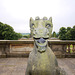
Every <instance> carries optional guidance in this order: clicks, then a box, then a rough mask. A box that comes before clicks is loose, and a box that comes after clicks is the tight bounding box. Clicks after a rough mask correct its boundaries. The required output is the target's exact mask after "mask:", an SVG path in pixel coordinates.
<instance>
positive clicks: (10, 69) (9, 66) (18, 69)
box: [0, 58, 75, 75]
mask: <svg viewBox="0 0 75 75" xmlns="http://www.w3.org/2000/svg"><path fill="white" fill-rule="evenodd" d="M57 60H58V64H59V66H60V67H61V68H62V69H64V70H65V71H66V72H67V73H68V75H75V58H62V59H57ZM27 61H28V58H0V75H25V71H26V66H27Z"/></svg>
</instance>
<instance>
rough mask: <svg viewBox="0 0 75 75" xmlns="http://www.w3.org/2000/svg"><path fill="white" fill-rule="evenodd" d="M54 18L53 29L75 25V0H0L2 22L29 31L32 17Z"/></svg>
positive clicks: (0, 18) (21, 30)
mask: <svg viewBox="0 0 75 75" xmlns="http://www.w3.org/2000/svg"><path fill="white" fill-rule="evenodd" d="M36 16H39V17H40V18H42V17H44V16H46V17H48V18H49V17H51V16H52V18H53V31H56V32H58V31H59V29H60V27H62V26H63V27H69V26H70V27H73V25H75V0H0V22H3V23H6V24H9V25H11V26H12V27H13V28H14V30H15V31H16V32H21V33H27V32H30V29H29V19H30V17H33V18H35V17H36Z"/></svg>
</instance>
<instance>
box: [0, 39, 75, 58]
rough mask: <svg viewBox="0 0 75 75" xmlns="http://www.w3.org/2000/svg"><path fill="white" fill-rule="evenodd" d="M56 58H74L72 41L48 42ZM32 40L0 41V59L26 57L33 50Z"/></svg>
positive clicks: (74, 46) (74, 47) (73, 43)
mask: <svg viewBox="0 0 75 75" xmlns="http://www.w3.org/2000/svg"><path fill="white" fill-rule="evenodd" d="M48 45H49V47H50V48H51V49H52V50H53V52H54V53H55V55H56V56H57V57H75V41H74V40H70V41H69V40H48ZM33 46H34V41H33V40H0V57H28V56H29V53H30V52H31V51H32V50H33Z"/></svg>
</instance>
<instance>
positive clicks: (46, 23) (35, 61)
mask: <svg viewBox="0 0 75 75" xmlns="http://www.w3.org/2000/svg"><path fill="white" fill-rule="evenodd" d="M52 27H53V24H52V18H50V19H49V20H48V19H47V18H46V17H44V18H43V19H40V18H39V17H36V18H35V20H33V19H32V18H31V19H30V28H31V35H32V36H33V38H34V48H33V51H32V52H31V53H30V55H29V60H28V65H27V69H26V75H67V74H66V72H65V71H64V70H62V69H61V68H60V67H59V66H58V62H57V59H56V57H55V55H54V53H53V52H52V50H51V49H50V48H49V47H48V40H47V39H48V38H50V36H51V32H52Z"/></svg>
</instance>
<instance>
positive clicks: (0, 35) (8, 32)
mask: <svg viewBox="0 0 75 75" xmlns="http://www.w3.org/2000/svg"><path fill="white" fill-rule="evenodd" d="M21 37H22V35H21V34H20V33H16V32H15V31H14V29H13V28H12V27H11V26H10V25H7V24H3V23H2V22H0V40H17V39H19V38H21Z"/></svg>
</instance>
